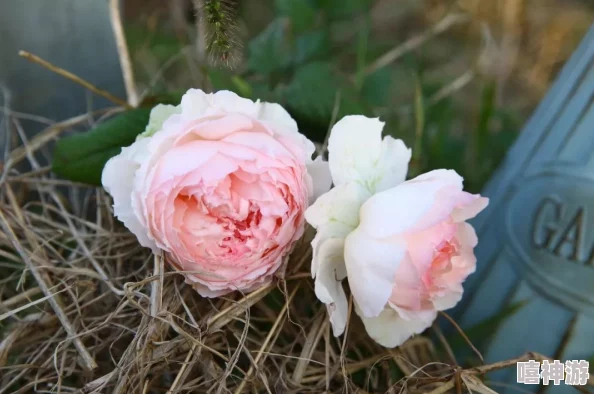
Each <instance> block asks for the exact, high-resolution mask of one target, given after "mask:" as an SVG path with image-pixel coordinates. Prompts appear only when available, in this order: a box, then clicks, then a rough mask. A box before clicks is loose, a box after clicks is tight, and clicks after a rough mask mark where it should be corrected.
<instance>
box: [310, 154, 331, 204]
mask: <svg viewBox="0 0 594 394" xmlns="http://www.w3.org/2000/svg"><path fill="white" fill-rule="evenodd" d="M306 166H307V173H308V174H309V175H310V176H311V180H312V190H311V194H310V198H309V202H310V204H312V203H313V202H314V201H315V200H316V199H317V198H318V197H320V196H321V195H322V194H324V193H326V192H327V191H328V190H330V186H332V176H331V175H330V167H329V166H328V162H327V161H324V160H322V157H321V156H318V157H316V159H315V160H314V161H311V162H309V163H308V164H307V165H306Z"/></svg>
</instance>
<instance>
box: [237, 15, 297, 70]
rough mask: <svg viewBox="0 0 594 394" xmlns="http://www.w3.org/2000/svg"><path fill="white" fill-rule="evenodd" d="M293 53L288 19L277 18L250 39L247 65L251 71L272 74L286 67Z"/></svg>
mask: <svg viewBox="0 0 594 394" xmlns="http://www.w3.org/2000/svg"><path fill="white" fill-rule="evenodd" d="M291 55H292V54H291V48H290V45H289V41H288V39H287V23H286V20H284V19H276V20H274V21H272V22H271V23H270V24H269V25H268V27H267V28H266V29H264V31H263V32H261V33H260V34H258V35H257V36H256V37H254V39H253V40H252V41H250V43H249V46H248V62H247V66H248V69H249V70H251V71H254V72H258V73H261V74H270V73H273V72H275V71H278V70H280V69H282V68H284V67H286V66H287V65H288V64H289V63H290V62H291Z"/></svg>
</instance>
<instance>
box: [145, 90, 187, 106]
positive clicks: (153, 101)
mask: <svg viewBox="0 0 594 394" xmlns="http://www.w3.org/2000/svg"><path fill="white" fill-rule="evenodd" d="M185 93H186V92H185V91H182V90H177V91H172V92H165V93H155V94H153V95H151V96H147V97H145V98H144V99H143V100H142V103H140V106H141V107H150V108H152V107H154V106H155V105H157V104H170V105H179V103H181V99H182V96H183V95H184V94H185Z"/></svg>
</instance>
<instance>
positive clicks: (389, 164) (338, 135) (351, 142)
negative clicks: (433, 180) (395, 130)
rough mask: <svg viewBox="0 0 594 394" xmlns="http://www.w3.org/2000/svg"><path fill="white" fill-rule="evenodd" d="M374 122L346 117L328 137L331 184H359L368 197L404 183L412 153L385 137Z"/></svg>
mask: <svg viewBox="0 0 594 394" xmlns="http://www.w3.org/2000/svg"><path fill="white" fill-rule="evenodd" d="M383 127H384V123H383V122H380V121H379V119H377V118H367V117H365V116H360V115H351V116H345V117H344V118H342V119H341V120H340V121H338V122H337V123H336V124H335V125H334V127H333V128H332V131H331V133H330V138H329V140H328V152H329V155H330V160H329V162H330V171H331V173H332V179H333V181H334V184H335V185H337V186H339V185H342V184H345V183H348V182H358V183H360V184H361V185H364V186H365V187H366V188H367V189H368V190H369V191H370V192H371V193H375V192H377V191H381V190H385V189H388V188H390V187H393V186H396V185H397V184H399V183H400V182H402V181H404V179H405V177H406V172H407V170H408V162H409V161H410V158H411V151H410V149H407V148H406V146H405V145H404V143H403V142H402V141H401V140H395V139H393V138H392V137H386V138H384V140H383V141H382V137H381V134H382V129H383Z"/></svg>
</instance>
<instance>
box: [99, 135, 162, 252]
mask: <svg viewBox="0 0 594 394" xmlns="http://www.w3.org/2000/svg"><path fill="white" fill-rule="evenodd" d="M149 140H150V138H143V139H141V140H138V141H136V142H134V143H133V144H132V145H130V146H129V147H126V148H123V149H122V152H121V153H120V154H119V155H117V156H114V157H112V158H111V159H109V161H108V162H107V163H106V164H105V167H104V168H103V173H102V174H101V183H102V184H103V187H104V188H105V190H106V191H107V192H108V193H109V194H111V196H112V197H113V202H114V204H113V211H114V214H115V216H116V217H117V218H118V219H120V220H121V221H122V223H124V225H125V226H126V227H127V228H128V229H129V230H130V231H131V232H132V233H133V234H134V235H136V238H138V242H140V244H141V245H142V246H145V247H148V248H151V249H153V251H155V250H157V246H156V244H155V242H154V241H153V240H152V239H151V238H150V237H149V235H148V230H147V228H146V226H145V224H144V223H145V221H144V220H143V219H142V217H141V213H140V211H139V210H138V209H137V208H136V207H135V206H134V205H135V204H133V198H134V196H133V193H134V186H133V185H134V178H135V176H136V172H137V171H138V169H139V168H140V164H141V163H142V162H143V161H144V160H146V158H147V156H148V149H147V146H148V141H149Z"/></svg>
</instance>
